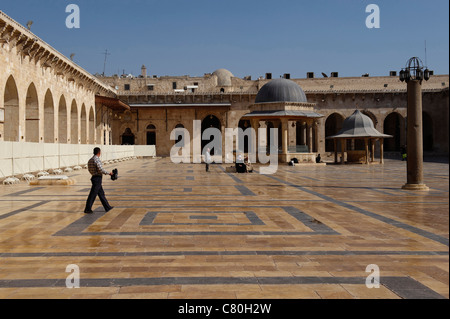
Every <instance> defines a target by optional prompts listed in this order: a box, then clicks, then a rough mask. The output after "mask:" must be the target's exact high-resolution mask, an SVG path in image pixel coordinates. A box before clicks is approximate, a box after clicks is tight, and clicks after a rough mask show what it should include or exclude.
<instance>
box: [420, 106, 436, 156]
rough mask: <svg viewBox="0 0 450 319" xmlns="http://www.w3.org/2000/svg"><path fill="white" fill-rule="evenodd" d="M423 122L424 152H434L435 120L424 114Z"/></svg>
mask: <svg viewBox="0 0 450 319" xmlns="http://www.w3.org/2000/svg"><path fill="white" fill-rule="evenodd" d="M422 121H423V150H424V151H425V152H432V151H433V150H434V126H433V119H432V118H431V116H430V115H429V114H428V113H427V112H423V113H422Z"/></svg>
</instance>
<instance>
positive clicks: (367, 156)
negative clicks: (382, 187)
mask: <svg viewBox="0 0 450 319" xmlns="http://www.w3.org/2000/svg"><path fill="white" fill-rule="evenodd" d="M364 146H365V149H366V164H369V140H368V139H367V138H365V139H364Z"/></svg>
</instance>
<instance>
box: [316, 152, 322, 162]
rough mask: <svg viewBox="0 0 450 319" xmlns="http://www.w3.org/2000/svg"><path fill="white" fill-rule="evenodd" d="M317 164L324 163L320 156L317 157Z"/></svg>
mask: <svg viewBox="0 0 450 319" xmlns="http://www.w3.org/2000/svg"><path fill="white" fill-rule="evenodd" d="M316 163H317V164H320V163H322V157H321V156H320V154H319V155H317V157H316Z"/></svg>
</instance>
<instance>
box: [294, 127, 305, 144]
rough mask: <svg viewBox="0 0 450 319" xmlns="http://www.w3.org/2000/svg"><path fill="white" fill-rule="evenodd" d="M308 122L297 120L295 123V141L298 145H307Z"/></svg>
mask: <svg viewBox="0 0 450 319" xmlns="http://www.w3.org/2000/svg"><path fill="white" fill-rule="evenodd" d="M305 126H306V123H304V122H299V121H297V122H296V123H295V142H296V144H297V146H302V145H306V134H305V133H306V132H305Z"/></svg>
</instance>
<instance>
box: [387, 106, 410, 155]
mask: <svg viewBox="0 0 450 319" xmlns="http://www.w3.org/2000/svg"><path fill="white" fill-rule="evenodd" d="M383 127H384V134H387V135H392V136H393V137H394V138H387V139H385V140H384V150H385V151H386V152H400V151H401V149H402V147H404V146H405V145H406V140H405V137H406V134H405V119H404V118H403V116H401V115H400V114H399V113H397V112H392V113H390V114H389V115H388V116H386V118H385V119H384V124H383Z"/></svg>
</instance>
